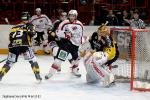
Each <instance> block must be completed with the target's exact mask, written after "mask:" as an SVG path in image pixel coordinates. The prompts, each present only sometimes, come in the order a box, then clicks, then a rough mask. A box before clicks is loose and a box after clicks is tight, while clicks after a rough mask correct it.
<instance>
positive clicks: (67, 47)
mask: <svg viewBox="0 0 150 100" xmlns="http://www.w3.org/2000/svg"><path fill="white" fill-rule="evenodd" d="M77 16H78V13H77V11H76V10H70V11H69V13H68V19H66V20H64V21H63V22H61V23H60V24H59V27H58V30H57V32H56V35H57V37H58V38H60V40H59V42H57V43H56V41H51V42H50V47H51V48H52V50H53V55H54V63H53V64H52V66H51V68H50V70H49V73H48V74H47V75H46V76H45V79H49V78H50V77H52V76H53V75H54V73H55V72H56V71H60V70H61V64H62V62H64V61H65V60H66V59H68V60H69V62H70V63H71V65H72V67H71V69H72V73H73V75H75V76H77V77H80V76H81V74H80V73H79V72H78V71H79V68H78V58H79V57H78V48H79V46H80V45H81V44H82V39H83V25H82V23H81V22H80V21H78V20H77Z"/></svg>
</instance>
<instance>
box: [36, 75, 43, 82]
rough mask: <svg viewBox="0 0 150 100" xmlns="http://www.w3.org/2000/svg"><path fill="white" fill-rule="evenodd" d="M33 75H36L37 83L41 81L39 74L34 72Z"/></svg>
mask: <svg viewBox="0 0 150 100" xmlns="http://www.w3.org/2000/svg"><path fill="white" fill-rule="evenodd" d="M35 77H36V80H37V83H41V81H42V78H41V76H40V74H35Z"/></svg>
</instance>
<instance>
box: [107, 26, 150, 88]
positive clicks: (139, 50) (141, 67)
mask: <svg viewBox="0 0 150 100" xmlns="http://www.w3.org/2000/svg"><path fill="white" fill-rule="evenodd" d="M110 30H111V34H112V36H113V37H114V39H115V40H116V42H117V44H118V49H119V52H120V55H119V59H118V60H117V61H116V62H115V64H117V65H118V68H114V69H112V71H113V72H114V74H115V76H116V80H119V81H121V82H130V89H131V90H138V91H150V39H149V37H150V30H149V29H128V28H111V29H110Z"/></svg>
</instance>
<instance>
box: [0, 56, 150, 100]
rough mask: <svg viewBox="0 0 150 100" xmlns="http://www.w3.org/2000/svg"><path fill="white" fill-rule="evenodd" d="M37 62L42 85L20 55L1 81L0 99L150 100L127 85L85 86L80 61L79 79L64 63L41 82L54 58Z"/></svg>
mask: <svg viewBox="0 0 150 100" xmlns="http://www.w3.org/2000/svg"><path fill="white" fill-rule="evenodd" d="M6 57H7V55H0V59H3V58H6ZM37 61H38V63H39V66H40V69H41V75H42V78H43V81H42V83H41V84H37V83H36V80H35V77H34V74H33V72H32V70H31V67H30V64H29V63H28V62H27V61H25V60H23V57H22V56H21V57H20V58H19V61H18V62H17V63H16V64H15V65H14V66H13V67H12V68H11V70H10V71H9V72H8V73H7V74H6V76H4V77H3V80H2V81H1V82H0V100H150V92H135V91H132V92H131V91H130V89H129V84H128V83H116V85H115V86H113V87H110V88H104V87H101V86H100V85H99V84H86V81H85V69H84V66H83V63H82V61H81V62H80V72H81V73H82V77H81V78H76V77H74V76H72V74H71V73H70V69H69V67H70V64H69V63H68V62H65V63H64V64H63V66H62V71H61V72H60V73H56V74H55V75H54V76H53V77H52V78H51V79H49V80H44V76H45V74H47V73H48V70H49V68H50V66H51V64H52V62H53V58H52V57H50V56H37ZM3 64H4V62H3V63H0V68H1V67H2V66H3ZM7 96H15V97H7ZM17 96H19V97H17ZM21 96H33V97H32V98H31V97H27V98H26V97H21ZM36 96H39V97H36Z"/></svg>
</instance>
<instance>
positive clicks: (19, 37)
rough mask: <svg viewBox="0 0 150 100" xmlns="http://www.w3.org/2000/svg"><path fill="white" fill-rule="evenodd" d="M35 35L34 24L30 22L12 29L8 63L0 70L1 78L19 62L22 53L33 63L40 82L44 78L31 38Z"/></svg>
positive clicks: (33, 68) (32, 65)
mask: <svg viewBox="0 0 150 100" xmlns="http://www.w3.org/2000/svg"><path fill="white" fill-rule="evenodd" d="M35 35H36V33H35V31H34V26H33V25H32V24H30V23H26V24H25V23H24V24H19V25H17V26H14V27H13V28H12V29H11V32H10V34H9V41H10V44H9V45H8V49H9V53H8V57H7V61H6V63H5V64H4V66H3V67H2V69H1V70H0V80H1V79H2V78H3V76H4V75H5V74H6V73H7V72H8V71H9V70H10V68H11V67H12V66H13V65H14V64H15V63H16V62H17V60H18V56H19V55H20V54H23V56H24V58H25V60H28V61H29V63H30V64H31V67H32V70H33V72H34V74H35V77H36V79H37V81H38V82H40V81H41V80H42V78H41V76H40V69H39V65H38V63H37V61H36V57H35V55H34V53H33V51H32V49H31V38H32V37H34V36H35Z"/></svg>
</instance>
